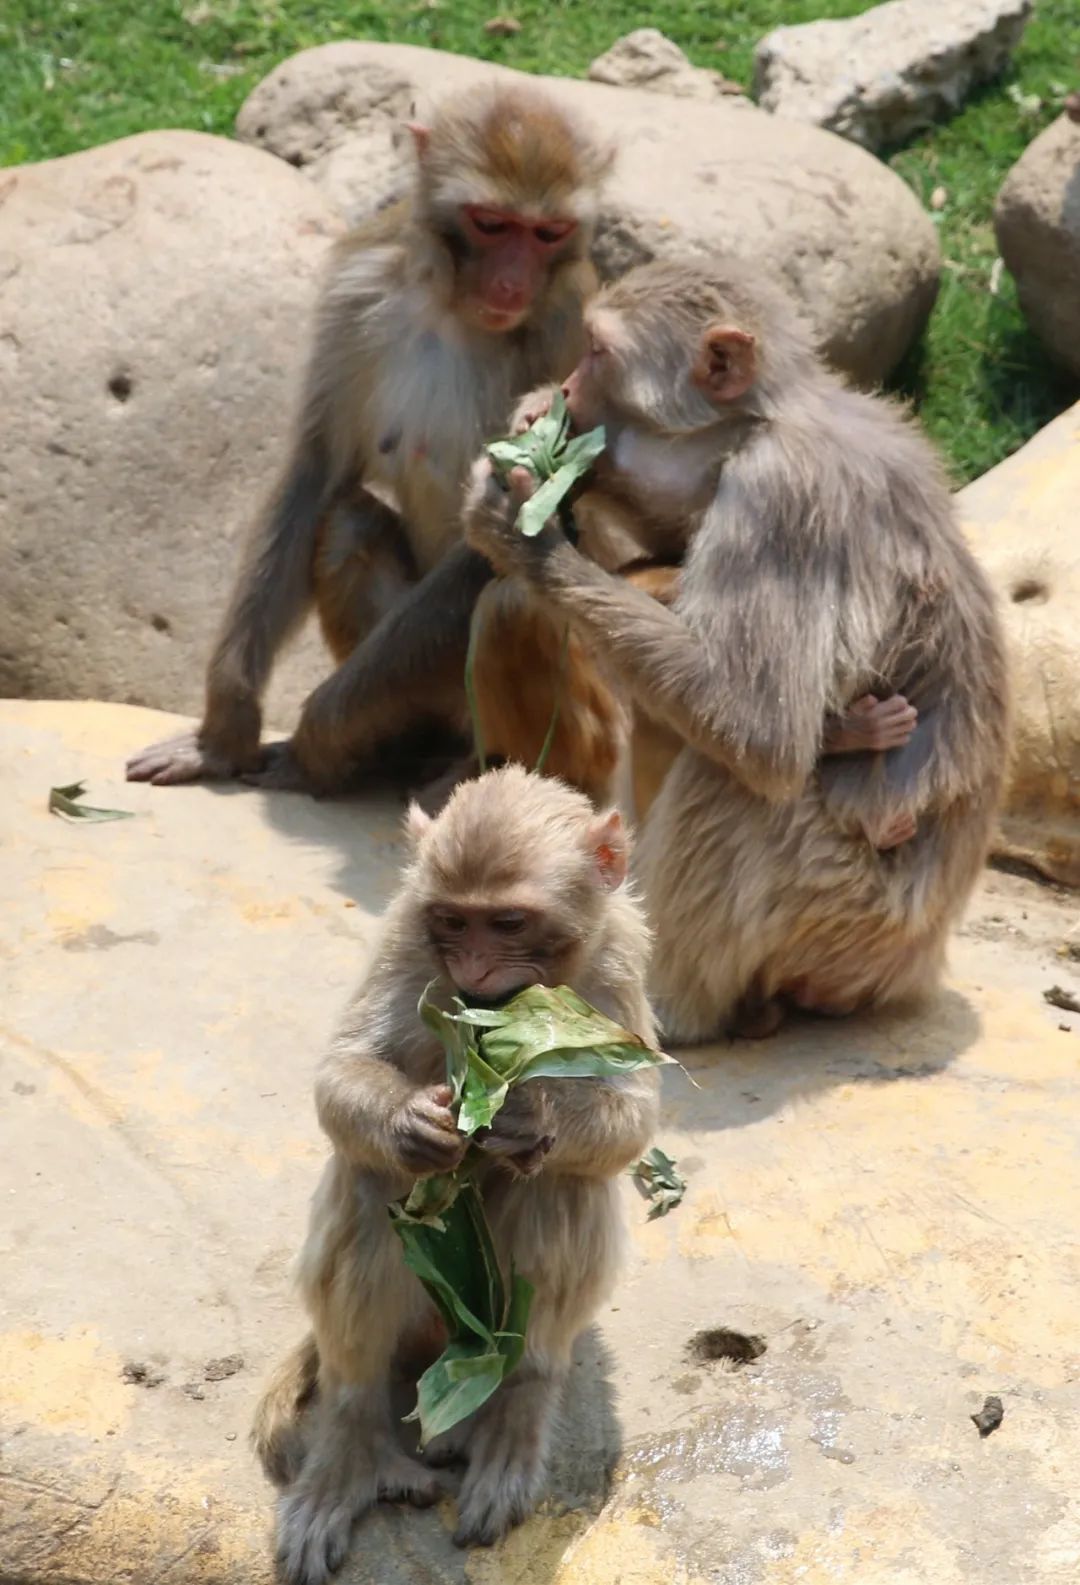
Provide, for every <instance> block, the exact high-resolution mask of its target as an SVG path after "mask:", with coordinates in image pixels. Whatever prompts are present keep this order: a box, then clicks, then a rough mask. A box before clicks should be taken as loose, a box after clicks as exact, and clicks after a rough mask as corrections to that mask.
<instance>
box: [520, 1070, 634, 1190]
mask: <svg viewBox="0 0 1080 1585" xmlns="http://www.w3.org/2000/svg"><path fill="white" fill-rule="evenodd" d="M532 1082H534V1083H536V1084H538V1085H542V1086H543V1088H544V1091H545V1099H546V1102H547V1106H548V1115H549V1118H550V1120H551V1134H552V1137H553V1139H554V1143H553V1145H552V1147H551V1150H550V1151H549V1152H548V1155H547V1159H546V1162H545V1168H546V1169H547V1170H551V1171H553V1172H569V1173H573V1174H574V1175H575V1176H578V1177H587V1178H610V1177H612V1176H613V1175H614V1174H615V1173H616V1172H622V1170H623V1168H624V1167H628V1166H629V1165H630V1163H631V1162H632V1161H636V1160H637V1159H638V1157H639V1156H641V1155H642V1153H643V1152H644V1151H645V1150H647V1149H648V1146H649V1141H650V1139H651V1138H652V1136H653V1132H654V1130H655V1128H656V1118H657V1111H658V1106H659V1085H660V1081H659V1077H658V1075H657V1073H656V1071H655V1070H654V1069H647V1068H639V1069H638V1071H637V1072H636V1073H631V1074H627V1075H625V1076H623V1077H621V1078H617V1079H562V1080H559V1079H536V1080H534V1081H532ZM525 1087H526V1088H527V1086H525Z"/></svg>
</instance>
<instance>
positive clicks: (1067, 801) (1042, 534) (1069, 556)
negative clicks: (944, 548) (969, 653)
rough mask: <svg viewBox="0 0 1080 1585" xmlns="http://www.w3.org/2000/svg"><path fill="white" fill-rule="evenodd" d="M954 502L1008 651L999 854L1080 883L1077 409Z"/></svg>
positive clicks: (1078, 406) (1079, 449)
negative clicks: (1010, 688) (984, 573)
mask: <svg viewBox="0 0 1080 1585" xmlns="http://www.w3.org/2000/svg"><path fill="white" fill-rule="evenodd" d="M958 502H959V506H960V509H961V513H962V519H963V522H964V525H965V528H966V530H967V532H968V534H969V536H970V538H971V540H972V542H973V544H974V546H975V549H976V552H977V554H978V555H979V558H980V560H981V561H982V562H983V565H984V566H985V567H986V568H987V569H988V571H989V572H990V575H991V577H992V579H993V581H994V583H995V585H996V587H997V589H998V592H999V594H1000V596H1001V600H1002V603H1003V607H1004V613H1005V619H1006V625H1007V630H1008V636H1009V642H1010V648H1011V652H1012V665H1013V675H1014V691H1015V729H1014V746H1013V765H1012V774H1011V779H1010V785H1009V792H1008V796H1007V802H1006V807H1005V813H1004V816H1003V819H1002V824H1001V831H1000V834H999V838H998V850H999V851H1000V852H1001V853H1003V854H1004V855H1006V856H1007V857H1010V858H1013V859H1019V860H1020V861H1022V862H1023V863H1026V864H1030V865H1032V866H1034V867H1035V868H1036V869H1038V870H1039V871H1040V872H1041V873H1042V874H1044V875H1047V876H1049V877H1050V878H1051V879H1053V880H1057V881H1062V882H1065V883H1066V884H1068V885H1072V886H1080V690H1078V688H1077V680H1078V679H1080V550H1078V539H1077V503H1078V502H1080V403H1077V404H1076V406H1075V407H1072V408H1070V409H1069V411H1068V412H1066V413H1063V414H1062V415H1061V417H1060V418H1057V419H1055V420H1054V422H1053V423H1052V424H1049V425H1048V426H1047V427H1046V428H1045V429H1044V430H1042V431H1041V432H1040V433H1039V434H1038V435H1036V436H1035V438H1034V440H1032V441H1029V443H1028V444H1027V445H1026V446H1025V447H1024V448H1023V450H1021V451H1018V452H1017V453H1016V454H1015V456H1012V457H1009V458H1008V459H1007V460H1006V461H1005V462H1003V463H1000V464H999V466H998V467H996V468H993V469H991V471H990V472H989V473H987V474H984V475H983V477H982V478H981V479H977V480H976V481H975V483H974V484H969V485H968V486H967V488H966V489H964V490H962V491H961V492H960V495H959V497H958Z"/></svg>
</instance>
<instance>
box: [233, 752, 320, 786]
mask: <svg viewBox="0 0 1080 1585" xmlns="http://www.w3.org/2000/svg"><path fill="white" fill-rule="evenodd" d="M240 780H241V781H242V782H245V783H246V784H247V786H249V787H263V788H266V789H268V790H270V791H273V792H306V793H312V794H317V793H319V792H320V791H321V789H320V788H318V787H316V786H315V784H314V783H313V782H312V780H311V777H310V776H309V775H308V774H307V772H306V771H305V770H304V768H303V766H302V765H301V764H300V761H299V760H298V759H297V758H296V755H295V754H294V753H293V751H292V744H291V743H289V742H281V743H268V744H267V745H266V747H265V748H264V749H263V751H262V757H261V764H260V765H259V766H258V767H257V768H256V769H255V770H249V771H245V772H244V773H243V775H242V776H241V777H240Z"/></svg>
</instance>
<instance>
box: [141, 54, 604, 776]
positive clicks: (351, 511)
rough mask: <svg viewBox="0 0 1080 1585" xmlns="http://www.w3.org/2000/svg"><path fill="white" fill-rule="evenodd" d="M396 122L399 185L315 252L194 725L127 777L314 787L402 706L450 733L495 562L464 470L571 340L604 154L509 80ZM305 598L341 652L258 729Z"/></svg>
mask: <svg viewBox="0 0 1080 1585" xmlns="http://www.w3.org/2000/svg"><path fill="white" fill-rule="evenodd" d="M410 130H411V132H412V138H413V144H414V150H415V156H416V159H415V171H414V181H413V187H412V191H411V192H410V193H409V194H407V195H406V196H405V197H404V198H402V199H401V200H399V201H398V202H396V203H395V204H393V205H391V206H389V207H387V208H386V209H384V210H382V211H381V212H380V213H378V214H377V215H376V216H375V217H374V218H373V219H371V220H370V221H369V222H367V223H366V224H365V225H363V226H362V227H360V228H359V229H357V230H354V231H353V232H351V233H350V234H348V235H347V236H345V237H344V238H343V239H341V240H340V242H339V243H337V244H336V245H335V247H334V248H333V250H332V253H331V258H330V263H329V268H328V272H327V275H326V278H325V281H324V284H323V286H322V290H321V295H320V298H319V302H318V306H317V313H316V327H315V333H314V338H313V346H312V348H311V351H310V354H309V360H308V369H307V375H306V380H305V384H304V389H303V392H302V396H301V410H300V413H299V416H298V419H297V421H296V424H295V432H294V435H293V438H292V442H291V447H290V453H289V457H288V460H287V462H286V464H285V467H284V471H283V473H282V475H281V477H280V479H279V481H278V483H277V485H276V486H275V488H274V490H273V492H272V494H271V496H270V499H269V500H268V502H267V503H266V505H265V507H264V509H263V511H262V513H261V515H259V517H258V519H257V521H256V523H255V525H254V528H253V531H252V534H251V537H250V540H249V543H248V546H247V550H246V553H245V555H244V557H243V560H242V564H241V567H240V570H239V573H238V576H237V579H236V582H235V585H234V588H233V591H232V596H231V598H230V600H229V603H228V607H227V610H226V612H225V616H224V619H223V623H222V626H221V629H220V632H219V636H218V639H217V642H216V645H215V647H214V650H213V653H212V656H211V659H210V662H209V667H208V672H207V682H206V703H205V709H204V713H203V718H202V722H201V724H200V726H199V727H198V729H197V730H196V731H195V732H193V733H191V732H188V733H184V734H181V735H180V736H179V737H176V738H171V739H168V740H166V741H165V742H164V743H158V744H153V745H151V746H150V747H148V748H146V749H144V750H142V751H141V752H139V753H137V754H135V755H134V756H133V757H132V758H131V759H130V760H129V761H128V764H127V776H128V778H129V780H133V781H150V782H153V783H156V784H158V785H162V784H167V783H175V782H186V781H192V780H197V779H200V778H214V777H219V778H220V777H233V776H238V775H239V776H242V777H243V778H244V779H245V780H249V781H253V782H255V783H256V784H257V785H261V786H266V787H294V788H303V789H307V790H309V791H313V792H316V793H326V792H331V791H335V790H339V789H340V788H341V787H342V786H344V785H345V784H347V783H348V781H349V778H350V776H351V775H352V774H353V772H354V770H355V769H356V767H358V766H362V765H363V764H364V763H365V762H366V761H368V760H369V759H370V758H371V757H372V756H373V755H375V754H377V752H378V747H379V744H380V743H381V742H383V741H386V740H389V739H392V738H393V737H394V736H395V735H396V734H397V733H398V732H399V731H401V730H403V729H406V728H407V727H409V726H410V725H412V724H413V723H414V722H417V721H420V722H422V721H424V720H427V719H432V720H435V721H438V722H442V723H444V724H445V723H447V722H449V723H450V724H452V725H453V726H454V727H455V729H457V730H459V731H464V729H465V719H464V692H463V687H462V670H463V661H464V656H465V648H466V642H467V636H468V626H469V620H470V617H471V614H472V610H473V607H474V604H475V601H476V599H477V597H478V595H479V593H480V591H481V590H482V589H483V588H484V586H485V585H486V584H487V583H488V582H489V581H490V577H491V574H490V569H489V568H488V566H487V563H486V562H485V561H484V559H483V557H480V556H478V555H477V554H476V553H475V552H473V551H471V550H469V548H468V547H467V546H464V545H463V544H462V543H461V540H460V521H459V508H460V503H461V491H462V486H463V483H464V480H465V478H466V476H467V472H468V467H469V464H470V462H471V461H472V458H473V456H474V455H475V453H476V451H477V449H478V447H479V445H480V444H481V442H482V441H483V440H484V439H486V438H487V437H488V436H490V435H491V434H492V433H494V432H496V431H497V429H498V427H499V426H500V425H501V424H502V423H503V422H504V421H505V418H506V415H507V414H508V413H509V412H510V410H511V406H512V404H513V401H514V399H515V398H516V397H517V396H519V395H520V394H521V393H522V392H523V391H525V390H527V389H530V388H531V387H533V386H535V385H537V384H538V383H539V382H540V381H543V380H550V379H561V378H562V377H563V375H565V374H566V373H568V372H569V370H570V369H571V368H572V367H573V365H574V363H575V362H576V360H577V358H578V355H579V352H580V349H581V346H582V339H581V338H582V306H583V303H584V302H585V300H586V299H587V297H589V296H590V295H591V294H592V292H593V291H594V289H595V286H596V276H595V272H594V270H593V267H592V264H591V262H590V259H589V251H590V244H591V239H592V235H593V231H594V227H595V222H596V211H597V204H598V195H599V192H600V188H601V185H602V183H603V181H604V179H605V177H606V176H607V174H608V171H609V170H610V167H611V165H612V162H613V159H614V149H613V147H611V146H609V145H607V144H605V143H603V142H602V141H600V140H598V139H596V138H594V137H593V136H591V135H590V134H589V133H587V132H586V131H585V130H584V128H582V127H581V126H579V125H578V123H577V121H576V120H575V119H574V118H573V117H572V116H571V115H570V114H569V113H568V112H566V111H565V110H563V109H562V108H561V107H559V106H558V105H556V104H555V103H554V102H553V101H552V100H551V99H550V98H549V97H548V96H547V95H546V94H545V93H543V92H542V91H540V90H538V89H534V88H532V87H523V86H520V85H517V84H514V85H510V86H507V85H504V84H502V83H494V84H490V85H487V86H485V87H470V88H469V89H468V91H467V92H466V93H463V94H460V95H458V96H456V97H453V98H451V99H449V100H448V101H447V102H446V103H444V104H443V105H442V106H441V107H440V109H439V110H438V112H437V113H436V115H435V116H434V118H433V120H432V122H431V125H430V126H427V125H419V124H415V125H412V126H411V128H410ZM385 495H389V496H391V497H392V498H393V500H394V504H395V507H396V511H395V510H394V509H392V508H391V507H390V506H389V505H388V504H387V501H386V500H385V499H383V497H384V496H385ZM312 603H315V604H316V605H317V608H318V614H319V620H320V624H321V627H322V631H323V634H324V636H325V638H326V639H327V641H328V644H329V647H330V649H331V652H332V654H333V656H334V658H335V660H336V662H337V669H336V670H335V671H333V672H332V674H331V675H330V676H328V677H327V678H326V679H325V680H324V681H323V682H322V683H320V684H319V686H318V687H317V688H316V689H315V690H314V691H313V692H312V694H311V695H310V696H309V697H308V699H307V700H306V702H305V704H304V706H303V710H302V712H301V716H300V721H299V724H298V726H297V728H296V730H295V732H294V734H293V736H292V738H291V740H289V741H288V742H287V743H284V744H275V745H266V746H263V745H261V743H260V737H261V729H262V707H261V700H262V695H263V692H264V690H265V686H266V683H267V681H268V679H269V675H270V671H271V668H272V666H273V664H274V661H275V658H276V656H277V654H278V652H279V650H280V649H281V648H282V646H283V645H284V643H285V642H286V640H287V639H288V638H289V637H290V635H291V634H292V633H293V632H294V630H295V629H296V628H297V626H298V625H299V624H300V622H301V621H302V620H303V618H304V616H305V615H306V614H307V612H308V610H309V609H310V607H311V605H312Z"/></svg>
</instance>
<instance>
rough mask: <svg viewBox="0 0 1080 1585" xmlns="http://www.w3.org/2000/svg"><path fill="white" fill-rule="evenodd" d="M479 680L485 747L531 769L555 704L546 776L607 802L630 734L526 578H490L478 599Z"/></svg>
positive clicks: (580, 650) (604, 687) (583, 656)
mask: <svg viewBox="0 0 1080 1585" xmlns="http://www.w3.org/2000/svg"><path fill="white" fill-rule="evenodd" d="M475 620H476V621H477V622H478V623H479V633H478V638H477V644H476V651H475V667H474V683H475V690H476V703H477V713H478V715H479V718H480V728H481V732H482V735H483V739H484V747H485V749H486V751H487V752H488V753H489V754H490V755H491V756H493V757H498V758H499V759H502V760H513V761H516V762H517V763H518V764H519V765H524V766H525V767H526V768H527V769H529V770H531V769H532V768H533V767H534V766H535V765H536V763H537V760H538V759H539V757H540V752H541V750H542V749H543V746H544V743H545V740H546V738H547V735H548V731H549V729H550V728H551V723H552V719H553V717H554V715H555V711H556V709H557V710H558V719H557V721H556V724H555V732H554V736H553V737H552V740H551V749H550V752H549V754H548V756H547V760H546V762H545V765H544V771H545V774H547V775H549V776H560V777H561V778H562V779H563V780H564V781H566V782H569V784H570V785H571V786H572V787H576V788H578V790H579V791H581V792H583V793H585V795H586V797H588V798H591V799H592V801H593V803H595V804H597V805H601V804H605V803H607V802H608V801H609V800H610V797H611V788H612V782H613V779H614V775H615V771H616V768H617V766H618V763H619V756H620V753H621V751H622V746H623V743H624V741H625V739H626V736H627V732H628V716H627V712H626V711H625V710H624V708H623V706H622V705H621V704H620V703H619V701H618V699H617V697H616V695H615V693H614V691H613V690H612V689H611V688H610V687H609V686H608V684H607V683H606V681H605V680H604V678H603V677H602V676H601V674H600V672H599V670H598V669H597V667H596V666H595V665H594V663H593V662H592V661H591V659H590V658H589V656H588V654H587V652H586V650H585V648H584V646H583V645H582V643H581V641H580V640H579V639H577V638H576V637H574V636H573V635H571V636H570V638H569V641H568V643H567V645H566V648H565V651H564V641H563V630H564V626H565V624H564V623H563V622H562V620H561V619H560V618H559V617H557V616H555V617H553V616H551V615H550V614H549V613H548V612H547V611H546V610H545V609H544V607H543V606H542V605H541V604H540V602H539V601H538V600H537V599H535V598H534V597H533V596H532V595H531V594H530V593H529V591H528V590H527V589H526V588H525V587H524V586H523V585H521V584H518V583H516V582H514V581H513V580H510V579H501V580H499V581H498V582H497V583H492V584H489V585H488V587H487V589H485V591H484V593H483V594H482V595H481V597H480V600H479V601H478V603H477V611H476V617H475Z"/></svg>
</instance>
